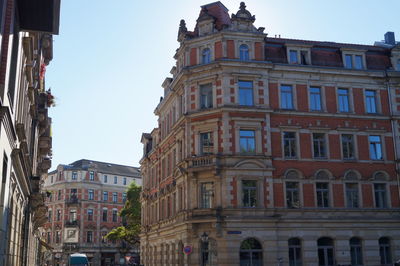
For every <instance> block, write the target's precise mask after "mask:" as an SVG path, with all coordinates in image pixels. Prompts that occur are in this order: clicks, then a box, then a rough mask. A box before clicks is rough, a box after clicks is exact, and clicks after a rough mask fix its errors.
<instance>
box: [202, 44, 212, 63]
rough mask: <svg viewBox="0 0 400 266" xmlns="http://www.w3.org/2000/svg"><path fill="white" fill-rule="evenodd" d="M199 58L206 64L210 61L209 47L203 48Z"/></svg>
mask: <svg viewBox="0 0 400 266" xmlns="http://www.w3.org/2000/svg"><path fill="white" fill-rule="evenodd" d="M201 58H202V60H201V62H202V63H203V64H208V63H210V62H211V51H210V49H209V48H205V49H203V52H202V54H201Z"/></svg>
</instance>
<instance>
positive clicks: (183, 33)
mask: <svg viewBox="0 0 400 266" xmlns="http://www.w3.org/2000/svg"><path fill="white" fill-rule="evenodd" d="M187 31H188V30H187V28H186V22H185V20H184V19H181V21H180V23H179V30H178V42H182V41H183V40H184V39H185V37H186V33H187Z"/></svg>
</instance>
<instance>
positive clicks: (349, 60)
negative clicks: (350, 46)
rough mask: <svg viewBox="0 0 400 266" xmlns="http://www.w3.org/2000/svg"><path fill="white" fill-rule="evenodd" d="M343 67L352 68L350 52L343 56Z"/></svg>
mask: <svg viewBox="0 0 400 266" xmlns="http://www.w3.org/2000/svg"><path fill="white" fill-rule="evenodd" d="M344 57H345V61H346V62H345V67H346V68H353V56H352V55H351V54H346V55H345V56H344Z"/></svg>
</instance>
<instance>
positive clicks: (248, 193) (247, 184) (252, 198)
mask: <svg viewBox="0 0 400 266" xmlns="http://www.w3.org/2000/svg"><path fill="white" fill-rule="evenodd" d="M242 204H243V207H256V206H257V181H256V180H242Z"/></svg>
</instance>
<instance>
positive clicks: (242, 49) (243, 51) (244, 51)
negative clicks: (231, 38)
mask: <svg viewBox="0 0 400 266" xmlns="http://www.w3.org/2000/svg"><path fill="white" fill-rule="evenodd" d="M239 59H240V60H241V61H248V60H249V59H250V57H249V47H248V46H247V44H242V45H240V46H239Z"/></svg>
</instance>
